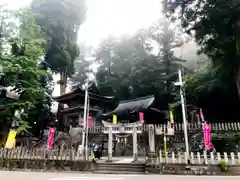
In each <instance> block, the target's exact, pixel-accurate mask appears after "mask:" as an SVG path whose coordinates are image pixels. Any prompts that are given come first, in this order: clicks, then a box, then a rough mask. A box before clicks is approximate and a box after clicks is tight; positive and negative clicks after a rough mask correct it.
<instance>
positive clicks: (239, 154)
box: [237, 152, 240, 164]
mask: <svg viewBox="0 0 240 180" xmlns="http://www.w3.org/2000/svg"><path fill="white" fill-rule="evenodd" d="M237 156H238V164H240V152H238V154H237Z"/></svg>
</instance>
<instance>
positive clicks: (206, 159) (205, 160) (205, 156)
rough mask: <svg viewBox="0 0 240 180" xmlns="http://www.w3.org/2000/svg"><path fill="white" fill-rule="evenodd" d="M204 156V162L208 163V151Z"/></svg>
mask: <svg viewBox="0 0 240 180" xmlns="http://www.w3.org/2000/svg"><path fill="white" fill-rule="evenodd" d="M203 158H204V163H205V164H208V158H207V152H206V151H204V152H203Z"/></svg>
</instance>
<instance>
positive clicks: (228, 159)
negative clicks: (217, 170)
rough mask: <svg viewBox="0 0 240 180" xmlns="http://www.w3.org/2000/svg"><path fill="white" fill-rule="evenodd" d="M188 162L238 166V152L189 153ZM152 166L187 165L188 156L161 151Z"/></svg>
mask: <svg viewBox="0 0 240 180" xmlns="http://www.w3.org/2000/svg"><path fill="white" fill-rule="evenodd" d="M189 160H190V163H191V164H198V165H203V164H215V165H216V164H219V163H220V162H221V161H224V162H225V163H227V164H229V165H240V152H237V153H236V152H231V153H226V152H224V153H222V154H221V153H219V152H217V153H213V152H211V153H209V154H207V153H200V152H196V153H193V152H191V153H190V155H189ZM152 163H153V164H159V163H160V164H188V156H187V154H186V152H178V153H175V152H172V153H168V152H167V153H166V155H165V153H163V151H159V152H158V158H157V159H156V160H155V161H152Z"/></svg>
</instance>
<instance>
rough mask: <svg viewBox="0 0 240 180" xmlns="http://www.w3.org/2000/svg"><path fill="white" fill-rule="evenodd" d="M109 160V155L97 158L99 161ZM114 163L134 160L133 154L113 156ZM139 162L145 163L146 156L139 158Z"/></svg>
mask: <svg viewBox="0 0 240 180" xmlns="http://www.w3.org/2000/svg"><path fill="white" fill-rule="evenodd" d="M107 160H108V157H105V156H104V157H101V159H96V161H97V162H99V163H103V162H106V161H107ZM112 161H113V163H131V162H132V161H133V157H131V156H120V157H113V158H112ZM138 161H139V163H145V158H144V157H139V158H138Z"/></svg>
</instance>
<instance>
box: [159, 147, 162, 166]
mask: <svg viewBox="0 0 240 180" xmlns="http://www.w3.org/2000/svg"><path fill="white" fill-rule="evenodd" d="M159 163H160V164H161V163H162V151H161V150H159Z"/></svg>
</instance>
